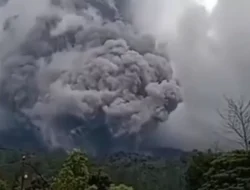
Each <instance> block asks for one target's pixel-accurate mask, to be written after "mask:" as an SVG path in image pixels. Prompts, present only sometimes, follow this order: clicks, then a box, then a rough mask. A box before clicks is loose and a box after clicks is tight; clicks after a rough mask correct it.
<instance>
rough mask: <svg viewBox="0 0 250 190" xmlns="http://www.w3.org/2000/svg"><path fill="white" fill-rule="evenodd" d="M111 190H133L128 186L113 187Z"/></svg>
mask: <svg viewBox="0 0 250 190" xmlns="http://www.w3.org/2000/svg"><path fill="white" fill-rule="evenodd" d="M110 190H133V188H132V187H128V186H126V185H123V184H120V185H118V186H115V185H111V188H110Z"/></svg>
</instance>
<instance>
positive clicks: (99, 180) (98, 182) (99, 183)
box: [88, 170, 112, 190]
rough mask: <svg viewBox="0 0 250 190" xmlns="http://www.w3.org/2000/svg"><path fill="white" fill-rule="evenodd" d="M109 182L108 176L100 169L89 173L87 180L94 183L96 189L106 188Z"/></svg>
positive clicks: (90, 183)
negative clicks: (91, 173)
mask: <svg viewBox="0 0 250 190" xmlns="http://www.w3.org/2000/svg"><path fill="white" fill-rule="evenodd" d="M111 183H112V182H111V180H110V177H109V176H108V175H107V174H106V173H103V172H101V171H100V170H99V171H98V172H97V173H94V174H93V175H91V177H90V179H89V182H88V184H89V185H94V186H95V187H96V188H97V189H98V190H108V189H109V187H110V185H111Z"/></svg>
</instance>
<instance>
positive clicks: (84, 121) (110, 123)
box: [0, 0, 182, 145]
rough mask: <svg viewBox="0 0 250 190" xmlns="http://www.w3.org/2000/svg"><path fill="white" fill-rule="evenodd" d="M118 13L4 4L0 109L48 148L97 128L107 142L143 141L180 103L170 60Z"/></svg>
mask: <svg viewBox="0 0 250 190" xmlns="http://www.w3.org/2000/svg"><path fill="white" fill-rule="evenodd" d="M119 3H121V1H119ZM21 4H22V5H23V6H19V5H21ZM120 7H121V6H120V5H119V6H118V4H117V2H115V1H112V0H103V1H98V0H91V1H88V0H51V1H49V0H42V1H39V0H32V1H29V0H9V1H8V2H7V3H5V4H3V6H2V7H0V23H1V24H2V28H1V29H0V63H1V65H0V66H1V68H0V84H1V86H0V103H1V107H3V108H4V109H6V110H10V111H11V112H12V113H13V114H17V115H18V117H19V118H22V119H23V120H25V123H26V125H25V126H23V127H31V128H32V127H36V128H39V130H40V131H41V136H42V137H43V139H44V140H45V141H47V142H48V143H50V145H62V144H63V143H62V141H63V142H66V141H67V140H66V139H67V138H68V137H69V136H72V134H76V133H81V132H82V131H84V130H85V131H86V130H87V131H91V130H94V129H95V128H96V126H95V125H94V123H96V121H98V122H99V123H100V122H101V123H102V126H104V127H105V130H107V131H108V133H109V134H110V135H111V137H112V138H121V137H124V136H132V135H136V136H141V137H143V134H148V133H151V130H153V129H154V128H156V127H157V125H158V124H159V122H163V121H166V120H167V119H168V116H169V114H170V113H171V112H172V111H173V110H175V109H176V107H177V105H178V103H179V102H181V101H182V98H181V95H180V89H179V83H178V81H176V80H175V79H174V77H173V70H172V68H171V64H170V60H169V58H168V56H167V55H165V54H164V53H162V52H163V51H158V48H157V44H156V43H155V41H154V38H153V37H151V36H148V35H141V34H140V33H139V32H138V31H136V30H135V29H134V28H133V26H132V24H130V23H129V22H128V21H124V20H125V19H124V17H123V15H122V14H120V13H121V10H120ZM4 13H6V14H4ZM72 118H73V120H74V122H71V123H70V122H69V121H70V120H72ZM60 138H62V139H63V140H60ZM82 138H84V137H82ZM71 140H72V139H71ZM92 140H93V139H92Z"/></svg>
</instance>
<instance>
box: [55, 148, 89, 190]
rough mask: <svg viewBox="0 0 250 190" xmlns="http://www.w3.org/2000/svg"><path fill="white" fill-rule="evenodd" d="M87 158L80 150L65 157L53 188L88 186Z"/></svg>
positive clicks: (80, 188)
mask: <svg viewBox="0 0 250 190" xmlns="http://www.w3.org/2000/svg"><path fill="white" fill-rule="evenodd" d="M87 162H88V159H87V157H86V156H85V155H84V154H83V153H81V152H80V151H74V152H73V153H71V154H70V156H69V157H68V158H67V160H66V161H65V163H64V164H63V167H62V169H61V171H60V172H59V175H58V176H57V177H56V179H55V182H54V183H53V185H52V189H53V190H71V189H72V190H84V189H87V187H88V181H89V171H88V167H87Z"/></svg>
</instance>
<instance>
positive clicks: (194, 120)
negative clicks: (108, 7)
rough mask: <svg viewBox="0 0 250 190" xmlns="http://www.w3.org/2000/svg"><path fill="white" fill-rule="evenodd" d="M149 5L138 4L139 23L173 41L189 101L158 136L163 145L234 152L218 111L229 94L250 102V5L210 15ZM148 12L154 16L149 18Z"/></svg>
mask: <svg viewBox="0 0 250 190" xmlns="http://www.w3.org/2000/svg"><path fill="white" fill-rule="evenodd" d="M146 2H147V3H142V0H141V1H139V2H138V4H140V3H142V4H141V6H138V11H136V18H135V22H136V23H139V24H141V28H142V29H143V30H144V31H148V32H151V33H153V34H155V35H156V36H157V37H158V39H159V41H162V40H166V41H168V43H169V45H168V53H169V54H170V57H171V59H172V61H173V62H174V63H173V65H174V67H175V70H176V75H177V76H178V78H179V79H180V81H181V84H182V93H183V97H184V103H183V104H182V105H180V106H179V107H178V109H177V110H176V111H175V112H174V113H173V114H172V115H171V118H170V120H169V121H168V122H167V123H165V124H164V125H163V126H162V127H161V129H160V131H159V133H158V135H161V136H162V142H165V143H166V144H168V143H170V144H173V145H174V146H180V147H185V148H193V147H201V148H202V147H210V146H213V144H214V143H215V142H216V141H218V142H219V143H220V146H223V147H227V148H231V147H234V145H233V143H232V142H231V141H227V140H226V139H225V138H224V136H225V135H226V134H225V133H224V132H222V128H221V125H220V122H219V120H218V117H217V114H216V109H217V108H221V106H223V100H222V95H223V94H226V95H228V96H232V97H235V98H239V96H241V95H243V96H244V97H245V98H246V99H248V98H250V93H249V92H250V90H249V87H248V84H249V80H250V70H249V69H250V54H249V50H250V38H249V34H250V23H249V22H248V20H249V17H250V13H249V6H250V1H248V0H239V1H235V0H219V1H218V4H217V5H216V7H215V8H214V9H213V11H212V12H210V14H208V12H206V11H205V10H204V9H203V7H201V6H197V5H198V4H196V5H194V4H192V2H191V1H190V2H188V1H186V0H177V1H176V0H158V1H157V0H156V1H150V0H147V1H146ZM142 7H143V8H142ZM152 9H153V10H152ZM145 10H152V11H149V12H147V15H146V17H144V14H143V12H146V11H145ZM150 13H151V14H150ZM147 18H150V19H149V20H147ZM164 139H169V140H164Z"/></svg>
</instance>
